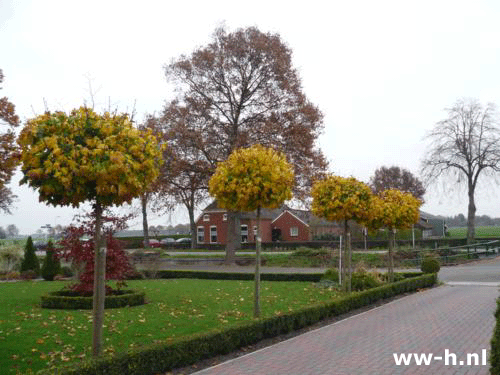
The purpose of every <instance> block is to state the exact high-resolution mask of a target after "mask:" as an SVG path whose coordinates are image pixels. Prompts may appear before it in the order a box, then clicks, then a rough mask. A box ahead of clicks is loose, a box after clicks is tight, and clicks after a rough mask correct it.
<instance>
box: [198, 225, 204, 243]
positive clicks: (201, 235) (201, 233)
mask: <svg viewBox="0 0 500 375" xmlns="http://www.w3.org/2000/svg"><path fill="white" fill-rule="evenodd" d="M203 242H205V227H198V243H203Z"/></svg>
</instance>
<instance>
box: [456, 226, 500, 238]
mask: <svg viewBox="0 0 500 375" xmlns="http://www.w3.org/2000/svg"><path fill="white" fill-rule="evenodd" d="M448 232H449V233H450V237H451V238H465V237H466V236H467V228H449V229H448ZM476 237H479V238H480V237H483V238H488V237H500V227H493V226H484V227H476Z"/></svg>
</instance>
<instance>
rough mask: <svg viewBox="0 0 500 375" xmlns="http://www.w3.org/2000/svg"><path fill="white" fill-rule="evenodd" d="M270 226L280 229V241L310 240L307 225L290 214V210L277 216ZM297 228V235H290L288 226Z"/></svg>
mask: <svg viewBox="0 0 500 375" xmlns="http://www.w3.org/2000/svg"><path fill="white" fill-rule="evenodd" d="M271 227H272V228H278V229H281V239H282V241H297V242H300V241H310V240H311V236H310V231H309V226H307V224H305V223H304V222H302V221H301V220H299V219H298V218H297V217H295V216H294V215H292V214H291V213H290V212H288V211H285V212H283V214H281V216H279V217H278V218H277V219H275V221H274V222H273V223H272V225H271ZM293 227H296V228H298V235H297V236H291V234H290V228H293Z"/></svg>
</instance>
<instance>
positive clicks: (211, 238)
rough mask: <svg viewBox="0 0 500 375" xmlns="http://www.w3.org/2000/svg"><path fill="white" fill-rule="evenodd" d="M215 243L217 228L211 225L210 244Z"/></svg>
mask: <svg viewBox="0 0 500 375" xmlns="http://www.w3.org/2000/svg"><path fill="white" fill-rule="evenodd" d="M216 242H217V227H216V226H215V225H212V226H211V227H210V243H216Z"/></svg>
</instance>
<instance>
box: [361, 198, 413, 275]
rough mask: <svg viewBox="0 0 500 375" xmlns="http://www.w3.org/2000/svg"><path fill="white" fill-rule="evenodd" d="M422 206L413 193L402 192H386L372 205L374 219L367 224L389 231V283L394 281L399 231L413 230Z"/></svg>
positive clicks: (373, 227)
mask: <svg viewBox="0 0 500 375" xmlns="http://www.w3.org/2000/svg"><path fill="white" fill-rule="evenodd" d="M421 204H422V201H421V200H420V199H417V198H415V197H414V196H413V194H411V193H404V192H402V191H400V190H396V189H389V190H384V191H383V192H381V193H380V194H379V195H378V196H375V197H374V199H373V204H372V209H371V213H372V217H371V219H370V220H369V221H368V222H367V223H366V224H367V226H368V227H369V228H370V229H372V230H373V229H378V228H382V227H385V228H387V229H389V281H390V282H392V281H394V254H393V252H394V251H393V250H394V243H395V237H396V230H397V229H407V228H411V226H412V225H413V224H415V223H416V222H417V221H418V218H419V215H420V213H419V208H420V205H421Z"/></svg>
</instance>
